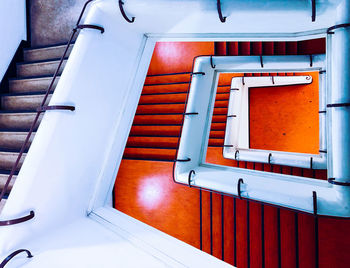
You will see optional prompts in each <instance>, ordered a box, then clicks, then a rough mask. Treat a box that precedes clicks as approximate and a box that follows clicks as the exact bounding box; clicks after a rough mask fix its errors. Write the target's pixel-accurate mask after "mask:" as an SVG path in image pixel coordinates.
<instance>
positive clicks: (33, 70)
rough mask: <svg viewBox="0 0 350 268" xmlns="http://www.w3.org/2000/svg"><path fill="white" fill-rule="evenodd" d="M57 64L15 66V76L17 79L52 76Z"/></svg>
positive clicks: (63, 64)
mask: <svg viewBox="0 0 350 268" xmlns="http://www.w3.org/2000/svg"><path fill="white" fill-rule="evenodd" d="M66 62H67V61H66V60H65V61H64V62H63V63H62V66H61V68H60V71H59V73H58V74H61V73H62V71H63V68H64V66H65V64H66ZM58 64H59V62H57V61H55V62H41V63H30V64H18V65H17V76H18V77H33V76H45V75H53V74H54V73H55V71H56V69H57V67H58Z"/></svg>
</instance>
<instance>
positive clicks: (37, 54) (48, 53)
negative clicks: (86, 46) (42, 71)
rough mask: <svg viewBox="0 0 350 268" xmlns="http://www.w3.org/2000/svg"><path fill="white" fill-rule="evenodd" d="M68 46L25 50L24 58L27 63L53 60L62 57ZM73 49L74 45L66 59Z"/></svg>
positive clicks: (71, 46)
mask: <svg viewBox="0 0 350 268" xmlns="http://www.w3.org/2000/svg"><path fill="white" fill-rule="evenodd" d="M65 49H66V45H58V46H50V47H42V48H30V49H24V51H23V56H24V60H25V61H40V60H52V59H59V58H61V57H62V55H63V53H64V50H65ZM72 49H73V45H70V47H69V49H68V51H67V54H66V57H68V56H69V55H70V53H71V51H72Z"/></svg>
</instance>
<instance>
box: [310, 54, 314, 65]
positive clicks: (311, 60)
mask: <svg viewBox="0 0 350 268" xmlns="http://www.w3.org/2000/svg"><path fill="white" fill-rule="evenodd" d="M313 65H314V63H313V56H312V55H310V67H312V66H313Z"/></svg>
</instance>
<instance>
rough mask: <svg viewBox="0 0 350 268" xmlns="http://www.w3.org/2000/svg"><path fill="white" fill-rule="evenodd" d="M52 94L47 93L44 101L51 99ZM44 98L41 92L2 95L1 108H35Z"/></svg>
mask: <svg viewBox="0 0 350 268" xmlns="http://www.w3.org/2000/svg"><path fill="white" fill-rule="evenodd" d="M51 96H52V94H50V95H49V97H48V99H47V101H46V103H48V102H49V101H50V99H51ZM43 98H44V95H43V94H33V95H29V94H26V95H15V96H11V95H10V96H6V95H5V96H2V97H1V108H2V109H5V110H19V109H25V110H36V109H37V108H38V107H39V106H40V104H41V102H42V100H43Z"/></svg>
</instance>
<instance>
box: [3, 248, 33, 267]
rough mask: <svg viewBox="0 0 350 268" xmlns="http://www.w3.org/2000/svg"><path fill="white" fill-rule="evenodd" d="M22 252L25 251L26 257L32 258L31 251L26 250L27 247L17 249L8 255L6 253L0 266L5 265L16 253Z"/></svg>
mask: <svg viewBox="0 0 350 268" xmlns="http://www.w3.org/2000/svg"><path fill="white" fill-rule="evenodd" d="M22 252H25V253H27V258H33V255H32V253H31V252H30V251H29V250H27V249H19V250H16V251H15V252H13V253H11V254H10V255H8V256H7V257H6V258H5V259H4V260H3V261H2V263H0V268H4V267H5V265H6V264H7V263H8V262H9V261H10V260H11V259H12V258H14V257H15V256H16V255H18V254H20V253H22Z"/></svg>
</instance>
